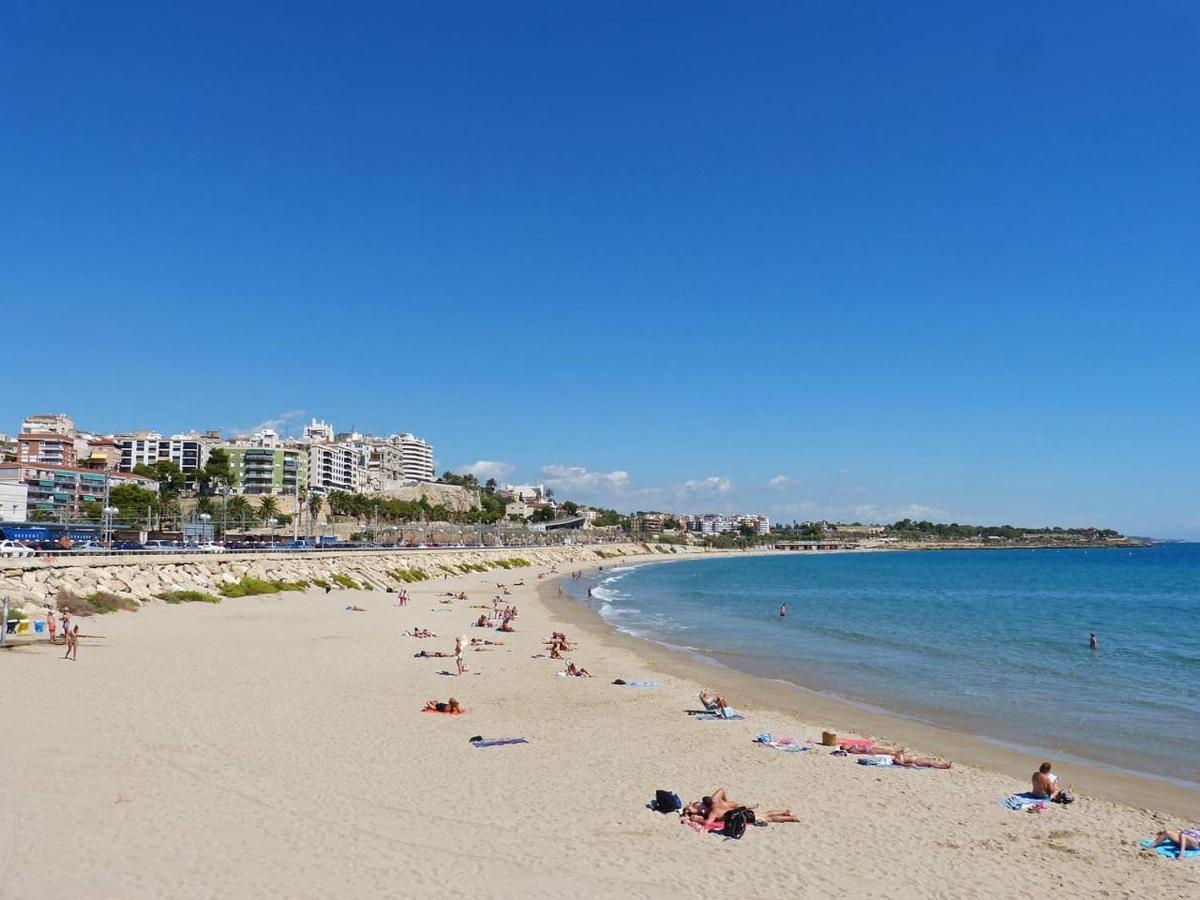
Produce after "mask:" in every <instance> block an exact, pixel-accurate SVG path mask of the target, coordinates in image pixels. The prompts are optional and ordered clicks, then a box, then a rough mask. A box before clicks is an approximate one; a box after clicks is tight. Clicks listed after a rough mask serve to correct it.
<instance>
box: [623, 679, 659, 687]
mask: <svg viewBox="0 0 1200 900" xmlns="http://www.w3.org/2000/svg"><path fill="white" fill-rule="evenodd" d="M625 687H631V688H656V687H658V682H657V681H627V682H625Z"/></svg>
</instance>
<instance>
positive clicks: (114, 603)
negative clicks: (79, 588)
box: [85, 591, 141, 615]
mask: <svg viewBox="0 0 1200 900" xmlns="http://www.w3.org/2000/svg"><path fill="white" fill-rule="evenodd" d="M85 599H86V600H87V602H88V603H90V604H91V605H92V609H94V610H95V611H96V612H97V613H100V614H101V615H103V614H104V613H113V612H117V611H119V610H126V611H128V612H137V611H138V610H139V609H141V605H140V604H139V603H138V602H137V601H136V600H134V599H133V598H132V597H126V596H122V595H121V594H114V593H112V592H111V591H93V592H92V593H90V594H88V595H87V597H86V598H85Z"/></svg>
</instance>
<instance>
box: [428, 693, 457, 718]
mask: <svg viewBox="0 0 1200 900" xmlns="http://www.w3.org/2000/svg"><path fill="white" fill-rule="evenodd" d="M422 712H440V713H450V714H451V715H458V714H459V713H463V712H466V710H465V709H463V708H462V707H461V706H460V705H459V703H458V701H457V700H456V699H455V698H453V697H451V698H450V699H449V700H448V701H447V702H445V703H442V702H441V701H439V700H426V701H425V709H424V710H422Z"/></svg>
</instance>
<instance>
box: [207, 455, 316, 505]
mask: <svg viewBox="0 0 1200 900" xmlns="http://www.w3.org/2000/svg"><path fill="white" fill-rule="evenodd" d="M226 452H227V453H228V454H229V468H230V470H231V471H232V472H233V474H234V485H233V488H232V490H233V493H235V494H244V495H245V496H248V497H255V496H262V495H264V494H273V495H276V496H285V497H295V496H299V493H300V491H301V490H304V489H306V488H307V486H308V459H309V453H308V451H307V450H305V449H303V448H300V447H227V448H226Z"/></svg>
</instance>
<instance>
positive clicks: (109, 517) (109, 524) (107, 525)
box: [100, 506, 121, 547]
mask: <svg viewBox="0 0 1200 900" xmlns="http://www.w3.org/2000/svg"><path fill="white" fill-rule="evenodd" d="M120 511H121V510H119V509H117V507H115V506H106V507H104V510H103V512H104V525H103V528H102V531H103V534H102V535H101V536H100V542H101V543H102V544H104V546H105V547H108V546H111V545H112V532H113V516H115V515H116V514H117V513H119V512H120Z"/></svg>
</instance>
